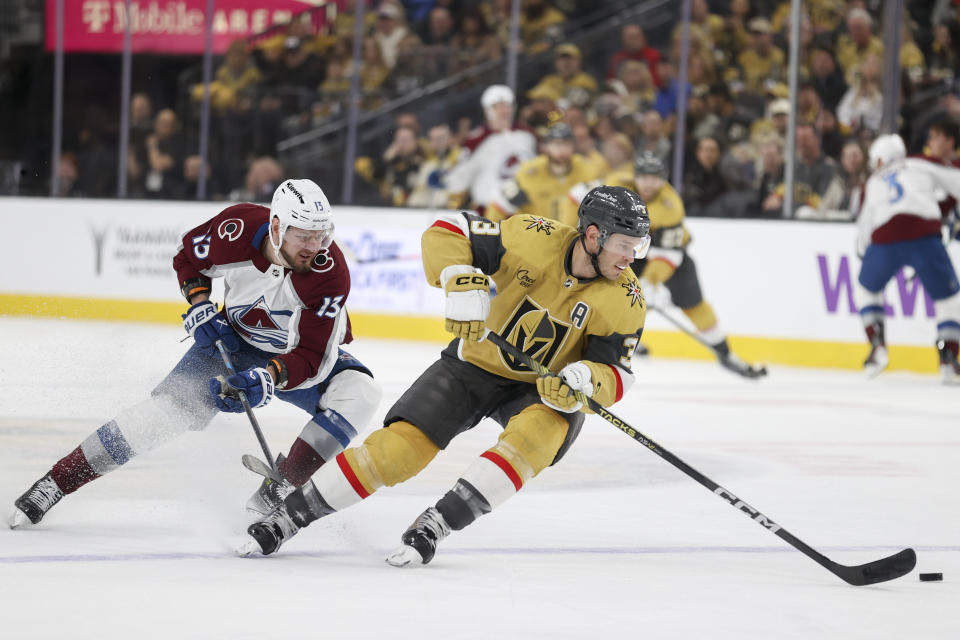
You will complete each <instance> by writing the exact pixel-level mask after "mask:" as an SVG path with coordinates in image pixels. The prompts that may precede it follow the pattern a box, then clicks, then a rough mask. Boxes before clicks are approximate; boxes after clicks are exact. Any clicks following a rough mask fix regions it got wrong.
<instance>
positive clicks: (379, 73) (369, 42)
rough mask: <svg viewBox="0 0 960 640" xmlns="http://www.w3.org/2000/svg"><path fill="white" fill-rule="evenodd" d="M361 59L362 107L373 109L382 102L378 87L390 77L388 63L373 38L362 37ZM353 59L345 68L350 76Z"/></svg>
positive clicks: (378, 44)
mask: <svg viewBox="0 0 960 640" xmlns="http://www.w3.org/2000/svg"><path fill="white" fill-rule="evenodd" d="M361 47H362V52H363V60H362V62H361V64H360V88H361V89H362V90H363V101H362V103H361V104H362V107H363V108H364V109H368V110H369V109H375V108H376V107H378V106H379V105H380V104H382V103H383V96H382V95H381V92H380V89H381V87H383V86H384V84H386V82H387V79H388V78H389V77H390V72H391V71H390V65H388V64H387V61H386V60H385V59H384V57H383V50H382V49H381V48H380V43H379V42H378V41H377V40H376V39H375V38H364V39H363V44H362V45H361ZM353 71H354V70H353V61H352V60H351V63H350V65H349V67H348V69H347V75H348V76H351V77H352V74H353Z"/></svg>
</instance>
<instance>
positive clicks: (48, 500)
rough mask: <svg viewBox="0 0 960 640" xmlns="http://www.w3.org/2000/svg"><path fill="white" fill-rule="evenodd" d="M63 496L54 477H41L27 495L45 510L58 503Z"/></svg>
mask: <svg viewBox="0 0 960 640" xmlns="http://www.w3.org/2000/svg"><path fill="white" fill-rule="evenodd" d="M62 497H63V492H62V491H60V487H58V486H57V483H56V482H54V481H53V478H41V479H40V480H39V481H38V482H37V484H35V485H34V486H33V488H32V489H31V490H30V493H29V494H28V495H27V499H28V500H29V501H30V502H32V503H34V504H35V505H37V506H38V507H40V509H42V510H43V511H44V512H46V511H47V510H49V509H50V507H52V506H53V505H55V504H57V502H58V501H59V500H60V498H62Z"/></svg>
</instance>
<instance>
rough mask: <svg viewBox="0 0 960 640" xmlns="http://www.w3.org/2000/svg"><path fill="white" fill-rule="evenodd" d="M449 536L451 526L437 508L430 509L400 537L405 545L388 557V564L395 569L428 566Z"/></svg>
mask: <svg viewBox="0 0 960 640" xmlns="http://www.w3.org/2000/svg"><path fill="white" fill-rule="evenodd" d="M448 535H450V525H448V524H447V521H446V520H444V519H443V515H442V514H441V513H440V512H439V511H437V509H436V507H430V508H429V509H427V510H426V511H424V512H423V513H421V514H420V517H418V518H417V519H416V520H414V522H413V524H412V525H410V528H409V529H407V530H406V531H404V532H403V536H401V537H400V542H402V543H403V544H402V545H401V546H400V547H399V548H398V549H396V550H395V551H394V552H393V553H391V554H390V555H388V556H387V562H388V563H389V564H391V565H393V566H394V567H405V566H407V565H410V564H427V563H428V562H430V561H431V560H433V556H434V554H435V553H436V552H437V544H438V543H439V542H440V541H441V540H443V539H444V538H446V537H447V536H448Z"/></svg>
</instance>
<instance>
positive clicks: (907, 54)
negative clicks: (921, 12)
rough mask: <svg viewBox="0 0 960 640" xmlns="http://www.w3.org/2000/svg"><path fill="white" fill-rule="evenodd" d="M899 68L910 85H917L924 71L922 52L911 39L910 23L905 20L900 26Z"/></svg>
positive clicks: (924, 63)
mask: <svg viewBox="0 0 960 640" xmlns="http://www.w3.org/2000/svg"><path fill="white" fill-rule="evenodd" d="M900 68H901V69H903V71H905V72H906V74H907V77H908V78H910V82H911V83H912V84H917V83H919V82H920V80H921V79H922V78H923V74H924V72H925V71H926V61H925V60H924V58H923V52H922V51H921V50H920V47H918V46H917V43H916V41H914V39H913V31H912V30H911V22H910V20H909V19H905V20H904V21H903V22H902V23H901V24H900Z"/></svg>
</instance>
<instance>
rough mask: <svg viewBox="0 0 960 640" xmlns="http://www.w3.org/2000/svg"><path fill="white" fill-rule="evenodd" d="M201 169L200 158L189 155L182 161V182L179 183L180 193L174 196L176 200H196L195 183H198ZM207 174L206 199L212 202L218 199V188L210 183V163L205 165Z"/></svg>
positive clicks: (219, 195)
mask: <svg viewBox="0 0 960 640" xmlns="http://www.w3.org/2000/svg"><path fill="white" fill-rule="evenodd" d="M202 168H203V161H202V160H201V158H200V156H198V155H196V154H193V155H189V156H187V157H186V158H184V160H183V181H182V182H181V183H180V192H179V193H178V194H177V195H176V198H177V199H178V200H196V198H197V193H198V191H197V183H199V182H200V172H201V169H202ZM206 174H207V185H206V199H207V200H213V199H214V198H215V197H216V198H218V199H219V198H220V197H222V194H220V188H219V186H218V185H216V184H214V183H213V182H212V181H211V176H212V174H211V171H210V163H209V162H208V163H207V166H206Z"/></svg>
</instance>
